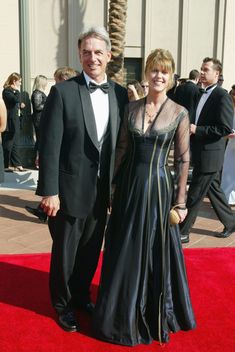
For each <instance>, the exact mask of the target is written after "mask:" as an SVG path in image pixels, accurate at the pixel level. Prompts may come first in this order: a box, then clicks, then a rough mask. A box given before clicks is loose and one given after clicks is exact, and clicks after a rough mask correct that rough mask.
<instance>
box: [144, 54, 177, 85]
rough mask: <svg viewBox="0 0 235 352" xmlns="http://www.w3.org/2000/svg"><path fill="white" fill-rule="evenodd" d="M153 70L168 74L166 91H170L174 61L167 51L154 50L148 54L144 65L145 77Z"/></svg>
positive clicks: (172, 81) (172, 82)
mask: <svg viewBox="0 0 235 352" xmlns="http://www.w3.org/2000/svg"><path fill="white" fill-rule="evenodd" d="M155 69H161V70H164V71H166V72H168V73H169V74H170V81H169V86H168V89H170V88H171V87H172V86H173V84H174V72H175V61H174V59H173V56H172V55H171V53H170V52H169V51H168V50H165V49H155V50H154V51H152V52H151V54H149V56H148V58H147V61H146V65H145V76H147V75H148V73H149V72H150V71H153V70H155Z"/></svg>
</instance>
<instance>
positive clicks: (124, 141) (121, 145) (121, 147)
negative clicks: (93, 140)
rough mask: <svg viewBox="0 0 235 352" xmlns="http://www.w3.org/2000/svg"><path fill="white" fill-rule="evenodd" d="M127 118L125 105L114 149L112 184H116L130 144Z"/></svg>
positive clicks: (127, 110) (127, 111)
mask: <svg viewBox="0 0 235 352" xmlns="http://www.w3.org/2000/svg"><path fill="white" fill-rule="evenodd" d="M128 116H129V108H128V105H127V107H126V109H125V114H124V118H123V122H122V124H121V128H120V131H119V137H118V142H117V147H116V156H115V168H114V177H113V183H116V179H117V176H118V174H119V172H120V168H121V165H122V164H123V162H124V161H125V160H126V157H127V151H128V147H129V144H130V135H129V130H128Z"/></svg>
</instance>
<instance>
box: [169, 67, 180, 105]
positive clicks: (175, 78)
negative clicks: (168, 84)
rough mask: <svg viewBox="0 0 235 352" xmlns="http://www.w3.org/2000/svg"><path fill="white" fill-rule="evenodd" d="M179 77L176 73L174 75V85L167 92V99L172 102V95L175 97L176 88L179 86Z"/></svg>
mask: <svg viewBox="0 0 235 352" xmlns="http://www.w3.org/2000/svg"><path fill="white" fill-rule="evenodd" d="M179 79H180V75H178V74H177V73H175V74H174V84H173V86H172V88H171V89H169V90H168V92H167V96H168V98H170V99H172V100H173V101H174V95H175V92H176V88H177V87H178V86H179V84H180V81H179Z"/></svg>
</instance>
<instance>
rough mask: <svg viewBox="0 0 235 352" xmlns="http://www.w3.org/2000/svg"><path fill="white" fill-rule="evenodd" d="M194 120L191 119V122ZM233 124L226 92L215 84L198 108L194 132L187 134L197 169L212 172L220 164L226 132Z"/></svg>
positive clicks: (231, 107)
mask: <svg viewBox="0 0 235 352" xmlns="http://www.w3.org/2000/svg"><path fill="white" fill-rule="evenodd" d="M193 123H194V121H193ZM232 127H233V103H232V99H231V97H230V95H229V94H228V93H227V92H226V90H224V89H223V88H221V87H218V86H217V87H216V88H214V90H213V91H212V93H211V95H210V97H209V98H208V100H207V101H206V103H205V105H204V106H203V108H202V111H201V114H200V116H199V119H198V122H197V128H196V133H195V134H194V135H192V137H191V150H192V162H193V165H194V168H195V170H196V171H198V172H202V173H207V172H216V171H220V170H221V169H222V167H223V160H224V152H225V147H226V138H224V137H225V136H226V135H228V134H229V133H231V131H232Z"/></svg>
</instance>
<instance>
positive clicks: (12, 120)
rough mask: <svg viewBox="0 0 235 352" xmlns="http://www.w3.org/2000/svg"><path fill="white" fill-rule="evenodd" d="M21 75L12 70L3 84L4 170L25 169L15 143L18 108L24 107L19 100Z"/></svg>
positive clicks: (17, 127) (16, 141) (16, 138)
mask: <svg viewBox="0 0 235 352" xmlns="http://www.w3.org/2000/svg"><path fill="white" fill-rule="evenodd" d="M20 86H21V76H20V75H19V73H16V72H13V73H12V74H11V75H10V76H9V77H8V78H7V80H6V82H5V83H4V86H3V88H4V89H3V92H2V97H3V100H4V103H5V105H6V108H7V127H6V130H5V132H3V134H2V146H3V153H4V167H5V171H12V170H11V169H9V167H10V166H13V170H14V171H25V170H24V169H23V166H22V163H21V158H20V155H19V152H18V148H17V144H18V143H19V138H20V109H23V108H24V107H25V104H24V103H21V102H20Z"/></svg>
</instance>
